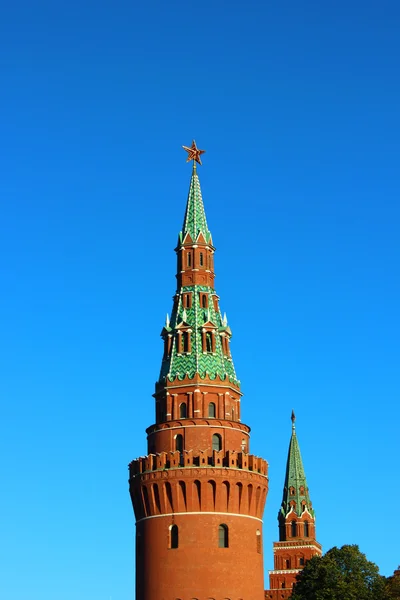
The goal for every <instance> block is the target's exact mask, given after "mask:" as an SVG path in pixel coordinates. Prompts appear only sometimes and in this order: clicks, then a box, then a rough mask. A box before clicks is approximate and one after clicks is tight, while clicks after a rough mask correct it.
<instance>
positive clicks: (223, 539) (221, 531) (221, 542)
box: [218, 524, 229, 548]
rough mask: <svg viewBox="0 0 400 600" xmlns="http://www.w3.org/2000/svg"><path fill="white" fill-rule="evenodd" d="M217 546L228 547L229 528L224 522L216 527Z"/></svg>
mask: <svg viewBox="0 0 400 600" xmlns="http://www.w3.org/2000/svg"><path fill="white" fill-rule="evenodd" d="M218 547H219V548H229V530H228V526H227V525H225V524H222V525H220V526H219V527H218Z"/></svg>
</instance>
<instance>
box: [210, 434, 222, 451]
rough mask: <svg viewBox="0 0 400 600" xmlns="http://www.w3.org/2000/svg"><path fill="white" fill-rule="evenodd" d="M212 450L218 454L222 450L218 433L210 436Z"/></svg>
mask: <svg viewBox="0 0 400 600" xmlns="http://www.w3.org/2000/svg"><path fill="white" fill-rule="evenodd" d="M212 449H213V450H216V451H217V452H219V451H220V450H222V438H221V436H220V435H219V433H214V435H213V436H212Z"/></svg>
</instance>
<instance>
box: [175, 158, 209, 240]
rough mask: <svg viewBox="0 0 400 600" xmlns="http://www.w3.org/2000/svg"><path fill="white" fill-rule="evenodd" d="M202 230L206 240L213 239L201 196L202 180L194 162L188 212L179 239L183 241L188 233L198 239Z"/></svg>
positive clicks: (187, 205)
mask: <svg viewBox="0 0 400 600" xmlns="http://www.w3.org/2000/svg"><path fill="white" fill-rule="evenodd" d="M200 231H201V232H202V233H203V235H204V239H205V240H206V242H209V241H210V239H211V233H210V231H209V229H208V226H207V219H206V213H205V212H204V205H203V198H202V196H201V189H200V181H199V176H198V175H197V169H196V166H195V163H193V171H192V177H191V179H190V187H189V195H188V199H187V204H186V213H185V218H184V221H183V226H182V231H181V232H180V234H179V240H180V242H182V241H183V240H184V238H185V236H186V234H187V233H189V234H190V237H191V238H192V240H193V241H194V240H196V239H197V236H198V234H199V233H200Z"/></svg>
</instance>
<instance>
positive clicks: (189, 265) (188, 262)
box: [187, 252, 192, 267]
mask: <svg viewBox="0 0 400 600" xmlns="http://www.w3.org/2000/svg"><path fill="white" fill-rule="evenodd" d="M187 266H188V267H191V266H192V254H191V253H190V252H188V253H187Z"/></svg>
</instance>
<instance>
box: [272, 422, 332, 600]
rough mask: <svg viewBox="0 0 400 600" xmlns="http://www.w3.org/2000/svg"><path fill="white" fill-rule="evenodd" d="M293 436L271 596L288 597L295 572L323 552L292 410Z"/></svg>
mask: <svg viewBox="0 0 400 600" xmlns="http://www.w3.org/2000/svg"><path fill="white" fill-rule="evenodd" d="M291 420H292V436H291V438H290V444H289V452H288V458H287V464H286V476H285V485H284V488H283V499H282V505H281V508H280V511H279V513H278V522H279V542H275V543H274V570H273V571H270V572H269V585H270V589H269V590H267V591H266V592H265V598H266V599H268V600H282V598H289V597H290V594H291V593H292V587H293V584H294V583H295V580H296V575H297V573H299V572H300V571H301V569H302V568H303V567H304V565H305V563H306V562H307V561H308V560H309V559H310V558H312V557H313V556H315V555H317V556H321V554H322V547H321V544H319V543H318V542H317V541H316V539H315V513H314V510H313V508H312V504H311V501H310V496H309V493H308V486H307V481H306V476H305V473H304V467H303V461H302V459H301V454H300V448H299V443H298V441H297V435H296V426H295V422H296V417H295V414H294V412H293V411H292V416H291Z"/></svg>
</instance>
